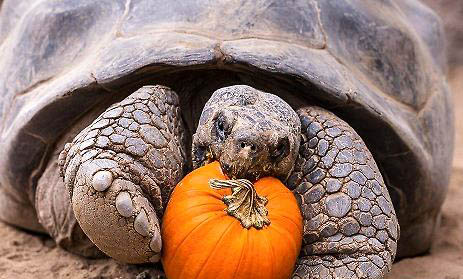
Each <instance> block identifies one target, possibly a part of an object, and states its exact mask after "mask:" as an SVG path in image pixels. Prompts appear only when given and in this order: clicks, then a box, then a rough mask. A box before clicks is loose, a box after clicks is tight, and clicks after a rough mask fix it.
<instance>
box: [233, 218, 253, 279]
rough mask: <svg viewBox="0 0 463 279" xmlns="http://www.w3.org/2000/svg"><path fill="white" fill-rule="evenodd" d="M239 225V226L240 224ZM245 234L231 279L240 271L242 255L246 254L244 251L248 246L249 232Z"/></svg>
mask: <svg viewBox="0 0 463 279" xmlns="http://www.w3.org/2000/svg"><path fill="white" fill-rule="evenodd" d="M240 225H241V224H240ZM245 234H246V244H245V245H243V246H242V247H241V255H240V260H239V261H238V264H237V265H236V269H235V272H234V273H233V277H232V278H233V279H235V278H236V273H237V272H238V270H239V269H240V266H241V263H242V261H243V255H244V253H245V252H246V249H247V248H248V245H249V243H248V241H249V231H248V230H246V231H245Z"/></svg>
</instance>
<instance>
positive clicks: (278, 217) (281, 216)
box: [269, 214, 299, 228]
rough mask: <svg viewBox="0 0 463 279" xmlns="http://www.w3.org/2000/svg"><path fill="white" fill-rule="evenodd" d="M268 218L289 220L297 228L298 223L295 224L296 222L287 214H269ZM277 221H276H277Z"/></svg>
mask: <svg viewBox="0 0 463 279" xmlns="http://www.w3.org/2000/svg"><path fill="white" fill-rule="evenodd" d="M269 219H270V220H272V221H273V220H275V221H277V220H278V219H285V220H289V221H290V222H291V223H292V224H293V225H294V226H295V227H296V228H299V225H298V224H296V222H295V221H294V220H293V219H292V218H290V217H288V216H284V215H278V214H275V216H269ZM277 223H278V222H277Z"/></svg>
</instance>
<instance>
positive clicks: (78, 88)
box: [0, 0, 454, 278]
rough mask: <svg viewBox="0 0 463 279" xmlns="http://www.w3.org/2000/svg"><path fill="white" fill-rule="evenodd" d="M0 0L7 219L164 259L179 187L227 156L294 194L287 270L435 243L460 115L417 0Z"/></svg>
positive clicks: (132, 255) (91, 252)
mask: <svg viewBox="0 0 463 279" xmlns="http://www.w3.org/2000/svg"><path fill="white" fill-rule="evenodd" d="M0 3H1V1H0ZM1 5H2V6H1V14H0V53H1V56H0V92H1V94H0V98H1V103H0V104H1V106H0V113H1V148H0V218H1V219H2V220H3V221H5V222H7V223H9V224H12V225H15V226H18V227H22V228H25V229H28V230H33V231H38V232H44V233H48V234H49V235H50V236H52V237H53V238H54V239H55V241H56V242H57V243H58V244H60V245H61V246H62V247H64V248H66V249H68V250H69V251H72V252H74V253H78V254H81V255H84V256H88V257H96V256H99V255H101V254H102V253H101V251H103V252H104V253H105V254H107V255H109V256H111V257H113V258H115V259H117V260H119V261H123V262H127V263H143V262H157V261H158V260H159V254H160V251H161V248H162V247H161V246H162V241H161V237H160V235H159V226H160V225H161V224H160V220H161V217H162V214H163V210H164V208H165V206H166V203H167V201H168V198H169V194H170V192H171V190H172V189H173V188H174V187H175V185H176V184H177V183H178V182H179V180H180V179H181V178H182V177H183V176H184V175H185V174H186V173H187V172H189V171H190V170H192V169H193V168H197V167H198V166H201V165H203V164H204V163H207V162H209V161H212V160H218V161H219V162H220V164H221V166H222V168H223V169H224V171H225V172H227V173H228V174H229V175H230V176H231V177H236V178H239V177H243V178H248V179H255V178H258V177H260V176H263V175H273V176H276V177H278V178H279V179H281V180H282V181H284V183H285V184H286V185H287V187H289V188H290V189H291V190H293V192H294V194H295V195H296V197H297V200H298V201H299V203H300V208H301V211H302V214H303V217H304V235H303V248H302V249H301V251H300V256H299V259H298V262H297V263H296V267H295V271H294V277H295V278H332V277H335V278H383V276H384V275H385V274H386V273H387V272H388V270H389V269H390V268H391V264H392V262H393V260H394V258H395V256H396V253H397V256H398V257H406V256H412V255H417V254H420V253H423V252H426V251H427V250H428V249H429V247H430V245H431V242H432V236H433V233H434V232H435V230H436V227H437V225H438V223H439V217H440V215H439V214H440V208H441V205H442V202H443V200H444V198H445V194H446V189H447V184H448V181H449V175H450V165H451V157H452V156H451V155H452V149H453V134H454V129H453V115H452V103H451V95H450V92H449V89H448V87H447V84H446V80H445V72H446V63H445V54H444V47H443V40H444V37H443V31H442V27H441V23H440V20H439V18H437V16H436V15H435V14H434V13H433V12H432V11H431V10H430V9H428V8H427V7H426V6H424V5H422V4H421V3H420V2H418V1H415V0H401V1H393V0H384V1H360V0H343V1H318V0H312V1H308V0H292V1H283V0H256V1H244V0H237V1H207V0H198V1H192V0H175V1H174V0H172V1H158V0H150V1H149V0H126V1H122V0H120V1H115V0H101V1H93V0H83V1H72V0H66V1H54V0H23V1H16V0H5V1H3V3H2V4H1ZM211 96H212V97H211ZM61 151H62V152H61ZM61 176H62V177H64V179H63V178H62V177H61ZM76 219H77V221H76ZM399 224H400V230H399ZM89 239H90V240H91V241H89ZM95 245H96V246H97V247H98V248H99V249H97V248H96V247H95ZM282 256H283V255H282Z"/></svg>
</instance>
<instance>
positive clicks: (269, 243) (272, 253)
mask: <svg viewBox="0 0 463 279" xmlns="http://www.w3.org/2000/svg"><path fill="white" fill-rule="evenodd" d="M262 233H263V234H264V236H263V237H265V240H267V245H268V246H269V247H270V251H271V253H270V255H269V258H270V262H271V263H274V262H275V250H274V249H273V245H272V240H271V239H269V231H265V232H262ZM270 267H271V272H270V275H271V278H274V274H275V270H274V269H273V265H272V264H271V265H270Z"/></svg>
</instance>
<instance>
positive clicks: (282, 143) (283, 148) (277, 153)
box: [270, 137, 289, 160]
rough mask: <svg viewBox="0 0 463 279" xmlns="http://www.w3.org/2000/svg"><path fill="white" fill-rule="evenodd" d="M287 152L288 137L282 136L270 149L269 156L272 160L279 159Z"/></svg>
mask: <svg viewBox="0 0 463 279" xmlns="http://www.w3.org/2000/svg"><path fill="white" fill-rule="evenodd" d="M288 154H289V139H288V137H284V138H282V139H280V140H279V141H278V144H277V145H276V147H275V148H274V149H273V150H272V151H271V153H270V156H271V157H272V159H274V160H281V159H283V158H284V157H285V156H286V155H288Z"/></svg>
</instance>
